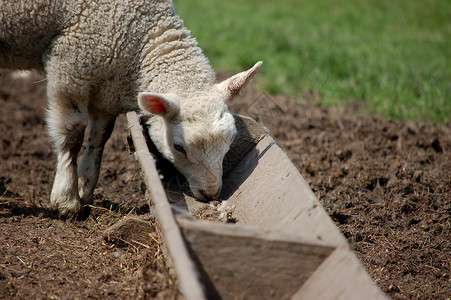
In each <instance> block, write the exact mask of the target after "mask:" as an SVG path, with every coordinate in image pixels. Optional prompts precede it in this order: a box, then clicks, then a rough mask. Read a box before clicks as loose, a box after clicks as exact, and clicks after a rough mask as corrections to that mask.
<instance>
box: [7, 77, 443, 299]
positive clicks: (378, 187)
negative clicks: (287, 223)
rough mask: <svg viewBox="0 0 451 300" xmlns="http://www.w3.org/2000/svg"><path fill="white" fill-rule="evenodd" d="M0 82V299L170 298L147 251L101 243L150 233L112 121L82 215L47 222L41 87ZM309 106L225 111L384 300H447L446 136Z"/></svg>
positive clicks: (123, 131)
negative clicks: (309, 194) (132, 224)
mask: <svg viewBox="0 0 451 300" xmlns="http://www.w3.org/2000/svg"><path fill="white" fill-rule="evenodd" d="M0 73H1V77H0V107H1V108H0V112H1V114H0V133H1V136H0V156H1V159H0V223H1V225H0V226H1V229H2V230H1V231H0V241H1V243H0V298H2V299H24V298H27V299H29V298H56V299H67V298H111V299H129V298H159V299H171V298H175V297H176V296H177V288H176V280H175V278H174V277H173V276H172V273H171V272H170V271H169V269H168V266H166V264H165V261H164V259H163V255H162V250H161V244H160V242H159V240H158V239H157V238H153V239H151V240H149V241H148V242H146V243H142V242H140V243H129V242H126V243H124V242H118V241H117V240H111V239H105V234H104V232H106V231H107V230H108V228H110V227H111V226H112V225H113V224H116V223H117V222H119V221H121V220H123V219H124V218H127V217H130V216H134V217H135V218H139V219H141V220H145V221H147V222H149V224H151V227H152V228H155V223H154V220H153V217H152V214H151V212H150V209H149V206H148V204H147V201H146V197H145V191H146V187H145V185H144V183H143V180H142V176H141V172H140V167H139V164H138V162H137V161H136V160H134V158H133V156H132V155H130V154H129V153H128V151H127V147H126V137H127V135H128V129H127V124H126V122H125V118H124V117H123V116H122V117H120V118H119V120H118V121H117V123H116V128H115V131H114V133H113V136H112V138H111V139H110V141H109V142H108V144H107V147H106V149H105V153H104V158H103V165H102V169H101V174H100V179H99V184H98V187H97V189H96V191H95V200H94V204H93V205H92V206H91V214H90V215H89V217H88V218H87V219H86V220H84V221H76V220H66V221H63V220H60V219H58V215H57V213H56V212H55V211H54V210H53V209H52V208H51V206H50V204H49V193H50V189H51V184H52V182H53V177H54V170H53V169H54V165H55V157H54V154H53V153H52V151H51V148H50V143H49V139H48V137H47V136H46V133H45V121H44V120H45V80H44V79H43V78H42V77H40V76H39V75H37V74H34V73H31V75H28V76H22V75H21V73H17V72H13V73H12V72H7V71H1V72H0ZM315 98H316V97H315V94H314V93H312V92H308V91H307V92H305V93H304V94H303V95H301V96H300V97H299V99H295V98H291V97H284V96H273V95H268V94H265V93H262V92H260V91H258V90H250V91H248V93H247V94H245V95H244V97H243V98H242V99H241V100H239V101H236V103H234V104H233V106H232V108H231V110H232V111H233V112H236V113H241V114H244V115H249V116H251V117H254V118H256V119H258V121H259V122H261V123H262V124H263V125H265V126H266V127H267V128H268V129H269V130H270V132H271V134H272V136H273V137H274V138H275V140H276V141H277V142H278V143H279V144H280V145H281V146H282V148H283V149H284V150H285V151H286V152H287V154H288V156H289V157H290V158H291V159H292V160H293V163H294V164H295V165H296V166H297V167H298V169H299V171H300V172H301V174H302V175H303V176H304V178H305V179H306V181H307V182H308V183H309V185H310V187H311V188H312V190H313V191H314V192H315V194H316V195H317V197H318V199H319V200H320V202H321V203H322V204H323V206H324V207H325V209H326V211H327V212H328V213H329V215H330V216H331V218H332V219H333V220H334V221H335V223H336V224H337V226H339V228H340V229H341V231H342V232H343V234H344V236H345V237H346V238H347V239H348V241H349V243H350V245H351V247H352V248H353V249H354V250H355V252H356V254H357V256H358V257H359V258H360V260H361V261H362V263H363V264H364V266H365V267H366V269H367V270H368V272H369V273H370V274H371V276H372V277H373V279H374V280H375V281H376V283H377V284H378V286H379V287H380V288H381V289H382V290H383V291H384V292H385V293H387V294H388V295H389V296H390V297H392V298H393V299H412V298H413V299H449V298H450V297H451V276H450V274H451V266H450V264H451V152H450V151H451V123H446V124H436V123H414V122H408V121H401V120H391V119H385V118H382V117H379V116H375V115H371V114H367V113H364V112H362V111H361V110H360V108H359V105H358V103H351V104H349V105H346V106H345V107H343V108H340V109H338V108H334V107H322V106H319V105H317V104H315V103H316V101H315V100H316V99H315ZM144 266H147V267H146V268H144ZM143 270H145V271H143Z"/></svg>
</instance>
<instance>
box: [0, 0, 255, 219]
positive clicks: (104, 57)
mask: <svg viewBox="0 0 451 300" xmlns="http://www.w3.org/2000/svg"><path fill="white" fill-rule="evenodd" d="M0 5H1V6H0V68H7V69H36V70H38V71H41V72H43V73H44V74H45V76H46V79H47V98H48V100H47V102H48V104H47V115H46V120H47V127H48V133H49V136H50V138H51V140H52V144H53V149H54V152H55V153H56V158H57V163H56V171H55V179H54V183H53V187H52V191H51V196H50V202H51V204H52V205H53V206H54V207H55V208H56V209H58V211H59V213H60V216H61V217H72V216H77V214H79V213H80V211H81V210H82V208H83V207H84V205H86V204H90V203H92V201H93V193H94V188H95V186H96V184H97V181H98V176H99V168H100V163H101V159H102V153H103V149H104V145H105V143H106V142H107V140H108V139H109V137H110V135H111V132H112V130H113V127H114V123H115V119H116V117H117V116H118V115H119V114H121V113H126V112H128V111H138V112H139V111H141V112H142V113H143V114H146V115H148V116H149V124H150V129H149V135H150V137H151V138H152V140H153V141H154V143H155V145H156V146H157V149H158V150H159V151H160V152H161V153H162V154H163V155H164V156H165V157H166V158H167V159H168V160H170V161H171V162H173V163H174V165H175V166H176V168H177V169H178V170H179V171H180V172H181V173H182V174H183V175H185V177H186V178H187V180H188V183H189V185H190V188H191V190H192V192H193V194H194V195H195V196H196V197H197V198H199V199H202V200H208V199H211V198H213V197H215V196H216V195H217V194H218V193H219V191H220V189H221V186H222V179H221V177H222V161H223V158H224V156H225V154H226V152H227V151H228V149H229V146H230V144H231V141H232V139H233V137H234V135H235V134H236V128H235V124H234V120H233V117H232V115H231V114H230V112H229V110H228V105H229V104H230V103H231V102H232V101H233V100H234V99H235V98H236V97H237V96H238V94H239V93H240V90H241V89H242V88H244V87H245V86H246V85H247V84H248V83H249V82H250V81H251V79H252V78H253V77H254V75H255V74H256V73H257V71H258V70H259V68H260V66H261V64H262V62H258V63H256V64H255V65H254V66H253V67H252V68H251V69H249V70H247V71H245V72H242V73H239V74H237V75H235V76H232V77H230V78H229V79H227V80H225V81H223V82H220V83H216V78H215V73H214V71H213V69H212V68H211V66H210V64H209V61H208V59H207V58H206V57H205V56H204V54H203V52H202V50H201V49H200V48H199V47H198V44H197V42H196V40H195V39H194V38H193V37H191V35H190V32H189V31H188V30H187V29H186V28H185V27H184V24H183V21H182V20H181V19H180V17H179V16H177V14H176V11H175V9H174V6H173V4H172V2H171V1H170V0H122V1H111V0H98V1H84V0H60V1H52V0H34V1H26V0H2V2H1V4H0ZM86 129H87V133H88V139H87V143H86V145H85V150H84V153H83V156H82V158H81V159H80V161H79V163H77V157H78V153H79V152H80V150H81V148H82V145H83V140H84V134H85V130H86Z"/></svg>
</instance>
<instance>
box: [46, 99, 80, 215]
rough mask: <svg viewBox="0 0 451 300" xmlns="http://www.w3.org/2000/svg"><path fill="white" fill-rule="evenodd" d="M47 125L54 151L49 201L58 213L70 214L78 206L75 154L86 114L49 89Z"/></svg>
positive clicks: (73, 213) (76, 153) (76, 154)
mask: <svg viewBox="0 0 451 300" xmlns="http://www.w3.org/2000/svg"><path fill="white" fill-rule="evenodd" d="M47 126H48V131H49V135H50V137H51V139H52V141H53V146H54V151H55V153H56V155H57V164H56V173H55V181H54V183H53V188H52V193H51V195H50V202H51V204H52V205H53V206H54V207H55V208H57V209H58V211H59V213H60V216H61V217H70V216H73V215H76V214H77V213H78V212H79V211H80V209H81V206H82V205H81V201H80V196H79V195H78V176H77V156H78V152H79V151H80V148H81V146H82V144H83V137H84V131H85V128H86V115H85V114H84V112H83V111H82V109H81V108H80V107H79V106H77V105H76V104H75V103H74V102H71V101H70V99H67V98H64V97H62V96H60V95H58V94H56V93H52V92H49V103H48V110H47Z"/></svg>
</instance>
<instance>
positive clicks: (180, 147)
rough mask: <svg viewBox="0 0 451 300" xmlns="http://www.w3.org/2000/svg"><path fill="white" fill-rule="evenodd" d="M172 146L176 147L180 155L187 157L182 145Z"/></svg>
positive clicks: (175, 144)
mask: <svg viewBox="0 0 451 300" xmlns="http://www.w3.org/2000/svg"><path fill="white" fill-rule="evenodd" d="M172 146H173V147H174V149H175V150H176V151H177V152H180V153H182V154H183V155H185V156H186V150H185V148H184V147H183V145H182V144H179V143H174V144H173V145H172Z"/></svg>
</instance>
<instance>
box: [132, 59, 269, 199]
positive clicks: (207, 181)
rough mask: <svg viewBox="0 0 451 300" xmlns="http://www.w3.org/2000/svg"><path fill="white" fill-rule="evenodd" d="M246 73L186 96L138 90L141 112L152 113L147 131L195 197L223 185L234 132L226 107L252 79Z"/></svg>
mask: <svg viewBox="0 0 451 300" xmlns="http://www.w3.org/2000/svg"><path fill="white" fill-rule="evenodd" d="M261 64H262V63H261V62H258V63H257V64H256V65H255V66H254V67H252V68H251V69H249V70H248V71H245V72H242V73H239V74H237V75H235V76H232V77H230V78H229V79H227V80H225V81H223V82H221V83H219V84H216V85H214V86H212V87H210V88H209V89H208V90H206V91H202V92H199V93H198V94H196V95H193V96H192V97H190V98H181V97H180V96H179V95H176V94H156V93H147V92H143V93H140V94H139V96H138V102H139V105H140V108H141V109H142V111H143V112H144V113H145V114H146V113H147V114H151V115H153V117H151V118H150V119H149V125H150V127H149V135H150V137H151V138H152V141H153V142H154V144H155V146H156V147H157V149H158V150H159V151H160V152H161V153H162V154H163V156H164V157H165V158H166V159H168V160H169V161H171V162H172V163H173V164H174V165H175V167H176V168H177V169H178V170H179V171H180V172H181V173H182V174H183V175H184V176H185V177H186V178H187V180H188V183H189V185H190V188H191V191H192V192H193V194H194V196H195V197H196V198H198V199H201V200H209V199H211V198H214V197H215V196H217V195H218V194H219V192H220V190H221V187H222V163H223V160H224V156H225V155H226V153H227V151H228V150H229V148H230V144H231V143H232V140H233V138H234V136H235V135H236V133H237V131H236V128H235V122H234V118H233V116H232V114H231V113H230V112H229V110H228V105H229V104H230V103H231V101H232V100H233V99H234V98H235V97H236V96H237V95H238V94H239V92H240V90H241V89H242V88H243V87H244V86H245V85H246V84H247V83H249V81H250V80H251V79H252V78H253V77H254V75H255V74H256V73H257V71H258V69H259V68H260V66H261Z"/></svg>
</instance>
